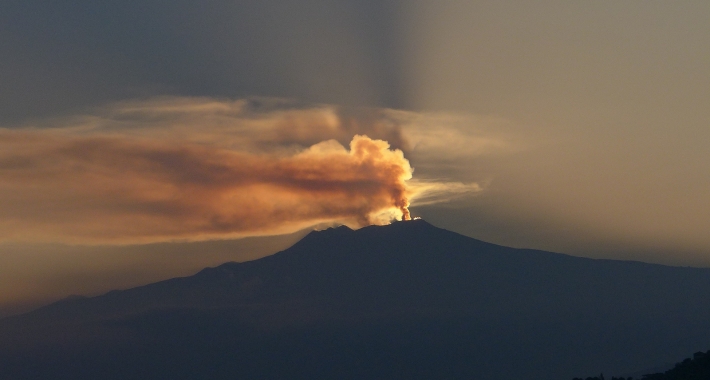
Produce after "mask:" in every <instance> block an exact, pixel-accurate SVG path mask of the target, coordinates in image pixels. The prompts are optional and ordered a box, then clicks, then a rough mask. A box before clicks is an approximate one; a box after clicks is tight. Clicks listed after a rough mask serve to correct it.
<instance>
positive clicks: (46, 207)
mask: <svg viewBox="0 0 710 380" xmlns="http://www.w3.org/2000/svg"><path fill="white" fill-rule="evenodd" d="M422 118H423V116H416V115H415V114H412V113H403V112H399V111H397V112H395V111H392V110H386V109H345V108H342V107H336V106H327V105H315V106H313V105H311V106H299V105H298V104H295V103H293V102H290V101H286V100H281V99H246V100H235V101H231V100H215V99H209V98H158V99H151V100H146V101H131V102H124V103H119V104H114V105H110V106H107V107H105V108H101V109H97V110H95V111H94V112H93V113H89V114H85V115H78V116H73V117H67V118H63V119H47V120H44V121H40V122H36V123H35V124H34V125H30V126H25V127H22V128H14V129H8V128H0V242H2V241H57V242H67V243H119V244H124V243H142V242H152V241H170V240H205V239H215V238H218V239H223V238H233V237H241V236H248V235H266V234H279V233H287V232H293V231H296V230H298V229H302V228H306V227H309V226H313V225H316V224H322V223H327V224H332V223H342V224H347V225H349V226H351V227H360V226H364V225H369V224H386V223H389V222H391V221H392V220H395V219H398V220H399V219H404V220H407V219H410V213H409V209H408V206H409V204H410V201H413V202H414V203H415V204H430V203H436V202H440V201H447V200H449V199H452V198H453V197H458V196H460V195H461V194H467V193H472V192H478V191H480V190H481V187H480V186H479V185H478V184H476V183H470V184H462V183H460V182H455V183H454V182H445V181H442V180H441V179H439V180H435V181H431V180H430V181H427V180H426V179H424V178H418V179H417V180H416V181H410V179H411V178H412V173H413V169H412V167H411V166H410V162H409V160H408V159H406V158H405V154H409V155H415V156H416V154H415V153H416V152H419V154H420V157H424V158H427V157H434V156H436V152H435V151H434V150H431V149H430V150H426V149H422V147H423V148H427V145H425V144H423V142H422V141H423V140H422V138H421V137H418V136H426V135H423V134H422V133H421V131H426V130H427V129H428V128H427V127H428V124H426V123H423V122H422V120H430V121H429V123H432V122H436V123H438V121H436V120H438V119H432V118H428V119H427V118H424V119H422ZM402 125H406V126H407V128H408V130H409V131H413V132H415V133H414V134H412V135H410V136H406V135H405V134H404V133H403V130H402ZM454 136H456V139H455V140H457V141H458V143H459V144H462V143H464V142H465V141H473V140H471V139H469V140H466V139H465V138H464V136H460V135H458V134H455V135H454ZM385 140H386V141H385ZM410 140H411V141H414V142H415V143H416V144H417V146H418V147H419V148H418V149H419V150H417V151H416V152H415V151H414V149H413V148H412V145H411V144H410V143H409V141H410ZM425 141H427V142H429V144H431V143H433V142H435V141H436V139H435V137H427V138H425ZM391 143H393V144H395V146H391ZM439 145H440V146H446V147H452V146H454V145H453V144H444V143H439ZM470 145H471V146H474V144H470ZM346 146H347V148H346ZM437 149H439V148H437ZM427 161H428V163H429V164H430V163H431V162H433V161H432V160H431V158H427ZM423 166H424V168H425V173H426V170H427V169H426V165H423Z"/></svg>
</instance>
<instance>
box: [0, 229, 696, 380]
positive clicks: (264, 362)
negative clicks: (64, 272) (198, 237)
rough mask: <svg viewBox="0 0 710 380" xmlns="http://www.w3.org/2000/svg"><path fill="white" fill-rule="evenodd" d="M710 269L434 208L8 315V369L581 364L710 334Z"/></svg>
mask: <svg viewBox="0 0 710 380" xmlns="http://www.w3.org/2000/svg"><path fill="white" fill-rule="evenodd" d="M708 295H710V269H702V268H681V267H669V266H662V265H654V264H646V263H640V262H630V261H614V260H597V259H588V258H580V257H573V256H568V255H564V254H558V253H551V252H544V251H537V250H528V249H515V248H508V247H503V246H499V245H495V244H490V243H486V242H483V241H479V240H476V239H473V238H470V237H466V236H463V235H459V234H456V233H454V232H450V231H447V230H444V229H440V228H437V227H434V226H432V225H431V224H429V223H427V222H426V221H424V220H413V221H406V222H396V223H393V224H391V225H387V226H370V227H365V228H362V229H359V230H356V231H353V230H351V229H349V228H347V227H344V226H343V227H338V228H330V229H327V230H322V231H313V232H311V233H310V234H309V235H307V236H306V237H305V238H303V239H302V240H301V241H299V242H298V243H296V244H295V245H294V246H292V247H291V248H288V249H286V250H284V251H282V252H279V253H276V254H274V255H271V256H268V257H264V258H261V259H258V260H254V261H250V262H244V263H233V262H232V263H226V264H223V265H220V266H218V267H214V268H207V269H204V270H202V271H200V272H199V273H197V274H195V275H193V276H190V277H183V278H175V279H170V280H166V281H162V282H158V283H154V284H150V285H146V286H141V287H137V288H133V289H128V290H115V291H112V292H109V293H107V294H104V295H102V296H98V297H93V298H85V297H72V298H69V299H66V300H63V301H60V302H57V303H54V304H51V305H48V306H45V307H43V308H40V309H37V310H35V311H32V312H29V313H26V314H23V315H19V316H13V317H8V318H5V319H3V320H0V378H2V379H25V378H28V379H432V378H445V379H506V380H507V379H510V380H513V379H541V380H542V379H545V380H548V379H567V380H569V379H571V378H573V377H575V376H576V375H579V374H585V373H599V372H601V371H604V372H605V373H616V374H621V373H628V372H634V371H638V370H642V369H644V368H652V367H657V366H658V365H659V363H660V364H662V363H672V362H673V361H674V360H676V359H677V358H679V357H684V356H685V355H687V353H689V352H696V351H700V350H703V351H704V350H707V349H708V348H710V302H709V301H708V299H709V298H708Z"/></svg>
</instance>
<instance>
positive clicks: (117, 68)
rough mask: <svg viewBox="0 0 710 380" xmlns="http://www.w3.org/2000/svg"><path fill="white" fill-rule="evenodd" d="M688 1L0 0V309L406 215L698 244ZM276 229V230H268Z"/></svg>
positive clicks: (608, 242)
mask: <svg viewBox="0 0 710 380" xmlns="http://www.w3.org/2000/svg"><path fill="white" fill-rule="evenodd" d="M708 20H710V3H708V2H707V1H683V2H666V1H623V2H622V1H594V2H591V1H590V2H569V1H536V2H512V1H463V0H452V1H449V0H439V1H433V0H413V1H406V2H405V1H386V0H385V1H374V0H372V1H371V0H366V1H363V0H358V1H355V0H342V1H323V0H304V1H285V0H260V1H226V0H210V1H200V2H197V1H181V0H172V1H161V0H143V1H100V2H97V1H68V2H57V1H39V0H24V1H16V0H6V1H5V2H4V3H3V7H2V10H1V11H0V51H2V54H0V316H2V315H6V314H9V313H13V312H17V311H22V310H26V309H27V308H30V307H33V306H36V305H39V304H42V303H44V302H47V301H51V300H56V299H59V298H63V297H66V296H68V295H70V294H86V295H94V294H99V293H101V292H105V291H108V290H110V289H113V288H125V287H129V286H136V285H140V284H144V283H148V282H152V281H157V280H161V279H164V278H169V277H173V276H178V275H188V274H191V273H193V272H195V271H197V270H199V269H201V268H202V267H205V266H208V265H216V264H219V263H221V262H224V261H229V260H246V259H253V258H256V257H259V256H262V255H265V254H268V253H273V252H275V251H276V250H279V249H283V248H285V247H287V246H288V245H290V244H291V243H293V242H294V241H295V240H297V239H298V238H299V237H300V236H303V234H304V233H305V231H308V230H309V229H312V228H313V226H316V225H317V226H318V228H323V227H325V226H329V225H334V224H340V223H344V224H347V225H349V226H351V227H359V226H363V225H367V224H371V223H375V224H382V223H387V222H389V221H390V220H393V219H401V218H402V217H403V215H404V214H406V213H407V212H408V211H407V208H406V206H407V205H409V204H411V205H410V207H409V210H410V211H411V214H412V216H415V217H423V218H424V219H426V220H427V221H429V222H430V223H432V224H434V225H436V226H439V227H442V228H446V229H449V230H452V231H456V232H459V233H462V234H464V235H467V236H471V237H475V238H478V239H481V240H486V241H490V242H493V243H497V244H501V245H507V246H513V247H525V248H537V249H544V250H550V251H556V252H562V253H568V254H572V255H578V256H587V257H595V258H612V259H631V260H640V261H646V262H656V263H664V264H671V265H692V266H704V267H708V266H710V233H708V231H709V230H710V148H709V147H710V43H709V41H710V23H709V22H708ZM274 235H278V237H274Z"/></svg>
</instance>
